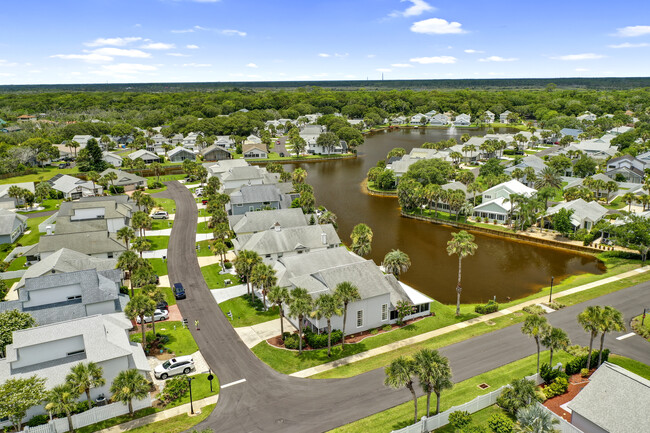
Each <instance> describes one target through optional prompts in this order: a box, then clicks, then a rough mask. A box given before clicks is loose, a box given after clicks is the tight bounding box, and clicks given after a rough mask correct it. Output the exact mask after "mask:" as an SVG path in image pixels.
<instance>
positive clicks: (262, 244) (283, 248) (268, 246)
mask: <svg viewBox="0 0 650 433" xmlns="http://www.w3.org/2000/svg"><path fill="white" fill-rule="evenodd" d="M323 234H324V235H325V244H324V243H323ZM340 243H341V239H340V238H339V236H338V234H337V233H336V230H334V227H333V226H332V225H331V224H321V225H310V226H303V227H290V228H286V229H285V228H282V229H280V230H275V229H273V230H266V231H263V232H257V233H255V234H252V235H241V236H238V237H237V239H236V240H235V248H236V249H237V250H251V251H256V252H257V253H258V254H260V255H262V256H263V255H266V254H277V253H284V252H291V251H296V250H299V249H302V248H308V249H313V248H325V247H327V246H328V245H339V244H340Z"/></svg>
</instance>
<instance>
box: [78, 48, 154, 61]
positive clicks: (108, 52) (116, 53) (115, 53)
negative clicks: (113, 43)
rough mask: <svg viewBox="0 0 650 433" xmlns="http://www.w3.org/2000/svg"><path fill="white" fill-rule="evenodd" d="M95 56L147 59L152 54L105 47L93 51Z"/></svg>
mask: <svg viewBox="0 0 650 433" xmlns="http://www.w3.org/2000/svg"><path fill="white" fill-rule="evenodd" d="M91 53H93V54H99V55H102V56H110V57H136V58H141V59H142V58H147V57H151V54H149V53H145V52H144V51H141V50H135V49H128V50H127V49H124V48H114V47H104V48H98V49H96V50H93V51H91Z"/></svg>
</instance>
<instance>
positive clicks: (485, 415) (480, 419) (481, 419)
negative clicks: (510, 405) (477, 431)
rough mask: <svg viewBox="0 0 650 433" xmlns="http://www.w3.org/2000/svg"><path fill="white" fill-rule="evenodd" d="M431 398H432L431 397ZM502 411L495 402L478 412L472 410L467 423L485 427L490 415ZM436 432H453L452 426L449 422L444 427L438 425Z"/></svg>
mask: <svg viewBox="0 0 650 433" xmlns="http://www.w3.org/2000/svg"><path fill="white" fill-rule="evenodd" d="M432 400H433V398H432ZM499 413H503V414H505V413H506V412H505V411H504V410H503V409H501V408H500V407H499V406H497V405H496V404H495V405H493V406H488V407H486V408H485V409H483V410H479V411H478V412H474V413H473V414H472V422H471V423H470V424H469V425H470V426H477V427H486V428H487V423H488V421H489V419H490V417H491V416H492V415H495V414H499ZM434 431H435V432H436V433H455V430H454V428H453V427H452V426H451V424H447V425H446V426H444V427H440V428H439V429H436V430H434Z"/></svg>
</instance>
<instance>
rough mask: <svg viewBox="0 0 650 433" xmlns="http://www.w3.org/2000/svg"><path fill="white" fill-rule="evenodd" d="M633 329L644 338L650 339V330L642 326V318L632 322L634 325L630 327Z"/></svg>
mask: <svg viewBox="0 0 650 433" xmlns="http://www.w3.org/2000/svg"><path fill="white" fill-rule="evenodd" d="M630 326H631V327H632V330H633V331H634V332H636V333H637V334H639V335H640V336H641V337H643V338H650V329H648V328H646V327H645V326H641V317H636V318H635V319H634V320H632V324H631V325H630Z"/></svg>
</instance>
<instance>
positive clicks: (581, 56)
mask: <svg viewBox="0 0 650 433" xmlns="http://www.w3.org/2000/svg"><path fill="white" fill-rule="evenodd" d="M603 57H605V56H604V55H602V54H594V53H582V54H567V55H566V56H557V57H551V58H552V59H555V60H568V61H572V60H596V59H602V58H603Z"/></svg>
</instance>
